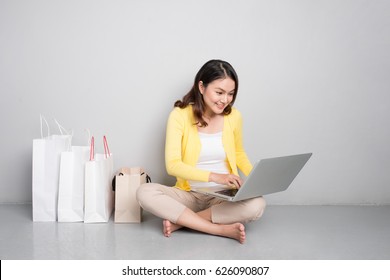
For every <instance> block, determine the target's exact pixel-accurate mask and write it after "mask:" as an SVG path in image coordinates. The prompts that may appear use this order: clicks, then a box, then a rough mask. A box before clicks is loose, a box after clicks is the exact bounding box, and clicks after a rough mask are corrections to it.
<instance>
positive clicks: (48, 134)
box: [39, 114, 50, 138]
mask: <svg viewBox="0 0 390 280" xmlns="http://www.w3.org/2000/svg"><path fill="white" fill-rule="evenodd" d="M39 117H40V119H41V138H43V122H42V121H44V122H45V124H46V127H47V136H50V127H49V124H48V123H47V120H46V118H45V117H44V116H43V115H42V114H41V115H39Z"/></svg>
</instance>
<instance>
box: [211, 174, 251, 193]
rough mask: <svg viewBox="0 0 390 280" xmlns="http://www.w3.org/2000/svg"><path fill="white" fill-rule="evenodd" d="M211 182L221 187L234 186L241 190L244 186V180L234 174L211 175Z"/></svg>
mask: <svg viewBox="0 0 390 280" xmlns="http://www.w3.org/2000/svg"><path fill="white" fill-rule="evenodd" d="M209 182H214V183H217V184H220V185H227V186H233V187H235V188H237V189H239V188H240V187H241V185H242V183H243V182H242V179H241V178H240V177H239V176H237V175H234V174H219V173H210V176H209Z"/></svg>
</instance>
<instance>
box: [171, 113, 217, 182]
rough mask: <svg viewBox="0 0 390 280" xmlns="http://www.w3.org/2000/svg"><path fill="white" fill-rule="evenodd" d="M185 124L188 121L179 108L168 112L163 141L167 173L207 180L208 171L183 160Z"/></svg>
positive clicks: (191, 178)
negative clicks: (164, 139)
mask: <svg viewBox="0 0 390 280" xmlns="http://www.w3.org/2000/svg"><path fill="white" fill-rule="evenodd" d="M186 125H188V121H187V120H186V119H185V117H184V116H183V115H182V114H180V112H179V110H176V109H175V110H173V111H172V112H171V113H170V115H169V118H168V123H167V131H166V142H165V166H166V169H167V172H168V174H169V175H172V176H175V177H179V178H182V179H185V180H196V181H203V182H207V181H208V180H209V175H210V172H209V171H204V170H200V169H198V168H196V167H194V166H191V165H189V164H186V163H185V162H183V158H182V140H183V136H184V132H185V126H186ZM190 125H192V124H190Z"/></svg>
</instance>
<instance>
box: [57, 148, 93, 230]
mask: <svg viewBox="0 0 390 280" xmlns="http://www.w3.org/2000/svg"><path fill="white" fill-rule="evenodd" d="M89 155H90V147H89V146H72V150H71V151H66V152H62V153H61V165H60V179H59V190H58V222H81V221H84V183H85V164H86V162H87V161H88V160H89Z"/></svg>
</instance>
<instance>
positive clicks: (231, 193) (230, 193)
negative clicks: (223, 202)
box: [216, 189, 238, 197]
mask: <svg viewBox="0 0 390 280" xmlns="http://www.w3.org/2000/svg"><path fill="white" fill-rule="evenodd" d="M237 192H238V189H228V190H222V191H217V192H216V193H220V194H223V195H227V196H231V197H233V196H235V195H236V193H237Z"/></svg>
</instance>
